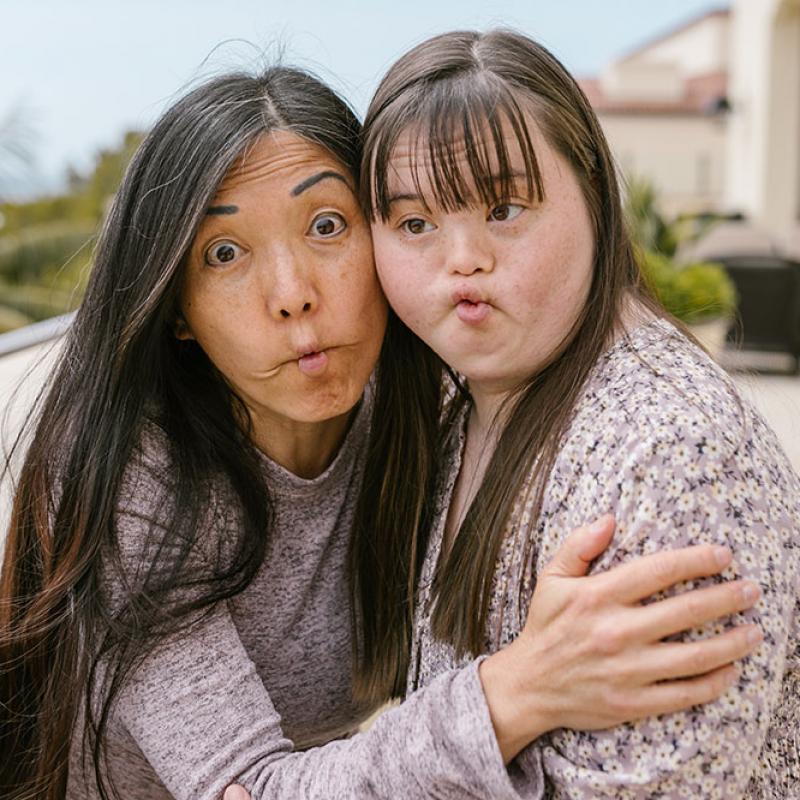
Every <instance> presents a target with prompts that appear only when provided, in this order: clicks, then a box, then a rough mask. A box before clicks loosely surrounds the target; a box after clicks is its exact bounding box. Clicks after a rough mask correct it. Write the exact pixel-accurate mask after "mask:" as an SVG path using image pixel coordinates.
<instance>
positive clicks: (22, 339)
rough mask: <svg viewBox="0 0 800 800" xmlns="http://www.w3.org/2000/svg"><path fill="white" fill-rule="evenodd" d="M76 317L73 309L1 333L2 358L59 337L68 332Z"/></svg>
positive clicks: (0, 350) (0, 348)
mask: <svg viewBox="0 0 800 800" xmlns="http://www.w3.org/2000/svg"><path fill="white" fill-rule="evenodd" d="M74 318H75V312H74V311H72V312H70V313H69V314H64V315H63V316H60V317H52V318H51V319H45V320H42V322H34V323H33V325H26V326H25V327H24V328H17V329H16V330H13V331H8V332H7V333H0V358H2V357H3V356H8V355H11V354H12V353H17V352H19V351H20V350H27V349H28V348H29V347H36V346H37V345H40V344H44V343H45V342H50V341H52V340H53V339H58V337H59V336H61V335H62V334H64V333H65V332H66V330H67V328H69V326H70V325H71V324H72V320H73V319H74Z"/></svg>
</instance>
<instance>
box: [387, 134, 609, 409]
mask: <svg viewBox="0 0 800 800" xmlns="http://www.w3.org/2000/svg"><path fill="white" fill-rule="evenodd" d="M528 124H529V129H530V132H531V136H532V140H533V145H534V148H535V152H536V154H537V158H538V161H539V166H540V169H541V173H542V179H543V184H544V192H545V197H544V200H543V201H542V202H539V201H538V199H537V198H535V197H533V198H531V197H528V196H527V193H526V189H527V187H526V182H525V178H524V175H525V169H524V160H523V156H522V152H521V150H520V148H519V145H518V143H517V140H516V137H515V136H514V135H513V133H511V132H509V134H508V136H507V137H506V143H507V147H508V151H509V157H510V171H511V173H512V174H514V173H516V174H518V175H519V177H518V178H517V180H516V181H515V188H516V190H517V192H516V193H515V194H514V195H513V196H510V197H505V198H501V199H500V201H499V202H498V203H496V204H493V205H489V206H486V205H483V204H480V205H475V206H472V207H469V208H466V209H464V210H460V211H456V212H450V213H447V212H445V211H443V210H442V209H441V208H438V207H437V205H436V204H435V202H434V201H433V199H432V198H433V193H432V192H431V191H430V184H429V182H428V180H427V178H426V169H425V166H426V162H425V158H426V155H427V154H426V147H425V143H424V141H423V142H422V147H416V146H415V145H417V142H418V138H417V137H416V135H415V134H414V132H413V131H409V132H407V133H406V134H404V135H402V136H401V137H400V139H399V141H398V144H397V146H396V148H395V150H394V151H393V153H392V158H391V163H390V168H389V171H388V174H387V185H388V194H389V197H390V198H392V197H394V198H397V199H396V200H395V201H394V202H392V204H391V213H390V218H389V219H388V221H387V222H385V223H384V222H382V221H380V220H377V221H376V222H375V223H374V224H373V226H372V234H373V241H374V246H375V260H376V263H377V268H378V274H379V276H380V279H381V283H382V285H383V288H384V291H385V293H386V296H387V298H388V299H389V302H390V303H391V305H392V307H393V308H394V309H395V310H396V311H397V313H398V315H399V316H400V317H401V319H402V320H403V321H404V322H405V323H406V324H407V325H408V326H409V327H410V328H411V329H412V330H413V331H414V332H415V333H416V334H417V335H418V336H419V337H420V338H422V339H424V340H425V341H426V342H427V343H428V344H429V345H430V346H431V347H432V348H433V350H435V351H436V352H437V353H438V354H439V355H440V356H441V357H442V358H443V359H444V361H446V362H447V363H448V364H450V365H451V366H452V367H453V368H454V369H455V370H456V371H458V372H459V373H461V374H462V375H463V376H464V377H465V378H466V379H467V380H468V382H469V388H470V392H471V394H472V396H473V399H474V402H475V411H476V414H477V416H478V418H479V419H481V420H484V419H486V420H488V419H490V418H491V417H492V416H493V414H494V411H495V410H496V408H497V406H498V404H499V402H500V401H501V400H502V399H503V398H505V397H506V396H507V395H508V393H509V392H511V391H513V390H514V389H515V388H516V387H518V386H519V385H520V384H521V383H522V382H523V381H525V380H526V379H527V378H528V377H529V376H531V375H533V374H535V373H536V372H537V371H538V370H540V369H541V368H542V367H543V366H544V365H545V364H546V363H547V362H548V361H549V360H550V359H551V358H552V357H553V356H554V354H555V353H556V352H557V350H558V348H559V346H560V344H561V343H562V342H563V341H564V338H565V337H566V336H567V334H568V332H569V331H570V328H571V327H572V325H573V323H574V322H575V320H576V319H577V317H578V315H579V313H580V311H581V309H582V308H583V306H584V305H585V303H586V297H587V295H588V291H589V287H590V285H591V279H592V271H593V264H594V247H595V243H594V232H593V228H592V223H591V220H590V217H589V212H588V210H587V208H586V203H585V201H584V199H583V195H582V193H581V189H580V186H579V184H578V181H577V178H576V177H575V175H574V173H573V171H572V169H571V168H570V167H569V165H568V164H567V162H566V161H565V160H564V159H563V158H562V157H561V156H560V155H559V154H558V153H557V152H556V151H555V150H554V149H553V148H552V147H550V146H549V144H548V143H547V141H546V140H545V138H544V137H543V136H542V134H541V133H540V132H539V130H538V128H537V126H536V125H535V123H534V122H533V120H531V119H528ZM414 163H416V164H417V170H418V176H419V178H420V188H421V190H422V195H421V196H418V193H417V190H416V188H415V185H414V180H413V173H412V169H413V166H414ZM460 166H461V168H462V174H463V175H464V176H465V177H468V176H469V175H470V171H469V168H468V166H467V163H466V155H465V154H464V155H463V156H462V157H461V159H460ZM468 183H469V180H468ZM476 197H477V194H476Z"/></svg>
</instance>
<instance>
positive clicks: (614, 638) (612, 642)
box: [591, 620, 625, 656]
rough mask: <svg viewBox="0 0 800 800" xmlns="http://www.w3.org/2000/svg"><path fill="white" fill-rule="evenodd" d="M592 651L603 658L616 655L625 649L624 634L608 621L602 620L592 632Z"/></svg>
mask: <svg viewBox="0 0 800 800" xmlns="http://www.w3.org/2000/svg"><path fill="white" fill-rule="evenodd" d="M591 644H592V649H593V650H594V651H595V652H597V653H599V654H601V655H604V656H615V655H618V654H619V653H620V652H621V651H622V650H623V649H624V647H625V634H624V632H623V631H622V630H621V629H620V627H619V626H618V625H616V624H614V623H613V622H611V621H609V620H603V621H601V622H599V623H598V624H597V625H595V626H594V629H593V630H592V641H591Z"/></svg>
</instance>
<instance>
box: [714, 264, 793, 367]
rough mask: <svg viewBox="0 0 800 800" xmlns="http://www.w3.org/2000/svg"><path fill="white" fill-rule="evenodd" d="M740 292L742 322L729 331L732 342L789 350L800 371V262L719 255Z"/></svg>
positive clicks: (752, 347)
mask: <svg viewBox="0 0 800 800" xmlns="http://www.w3.org/2000/svg"><path fill="white" fill-rule="evenodd" d="M714 261H718V262H720V263H722V264H723V265H724V266H725V268H726V269H727V271H728V274H729V275H730V276H731V278H732V279H733V282H734V284H735V285H736V290H737V292H738V293H739V318H740V325H738V326H733V327H732V328H731V330H730V331H729V333H728V342H729V346H734V347H737V348H741V349H742V350H761V351H769V352H777V353H788V354H790V355H791V356H792V357H793V358H794V371H795V374H797V373H798V372H800V263H798V262H795V261H790V260H788V259H785V258H781V257H780V256H773V255H760V256H747V255H736V256H727V257H721V258H720V257H716V258H714Z"/></svg>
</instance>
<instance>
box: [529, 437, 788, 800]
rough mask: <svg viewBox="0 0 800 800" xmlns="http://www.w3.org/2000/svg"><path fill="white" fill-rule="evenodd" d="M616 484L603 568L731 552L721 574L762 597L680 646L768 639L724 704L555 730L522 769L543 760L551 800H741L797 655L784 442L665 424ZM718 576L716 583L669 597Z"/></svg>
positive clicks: (633, 452)
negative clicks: (714, 546) (676, 554)
mask: <svg viewBox="0 0 800 800" xmlns="http://www.w3.org/2000/svg"><path fill="white" fill-rule="evenodd" d="M762 437H764V438H766V439H768V440H769V439H771V438H772V434H771V431H769V430H768V429H766V426H763V430H761V431H760V432H759V433H758V438H759V440H761V438H762ZM760 444H761V445H763V440H762V441H761V442H760ZM765 454H766V457H765ZM773 456H774V458H773ZM617 487H618V490H619V495H618V505H617V507H616V509H612V510H615V513H616V515H617V533H616V534H615V538H614V540H613V542H612V549H610V551H609V552H607V553H606V554H604V556H603V559H602V560H601V561H600V562H599V563H598V565H597V567H596V569H602V570H605V569H608V568H610V567H613V566H615V565H617V564H621V563H623V562H626V561H629V560H631V559H633V558H636V557H637V556H640V555H643V554H646V553H651V552H655V551H657V550H663V549H670V548H677V547H683V546H687V545H691V544H699V543H704V542H715V543H721V544H727V545H728V546H729V547H731V549H732V550H733V553H734V561H733V563H732V565H731V566H730V567H729V568H728V569H727V570H726V571H725V573H724V575H723V576H722V578H725V579H734V578H747V579H750V580H753V581H755V582H757V583H758V584H759V585H760V586H761V590H762V597H761V599H760V601H759V602H758V604H757V605H756V606H755V607H754V608H753V609H751V610H749V611H748V612H746V613H744V614H737V615H735V617H734V618H731V619H727V620H725V621H722V622H717V623H714V624H710V625H707V626H705V627H703V628H700V629H696V630H692V631H689V632H687V633H686V634H685V635H682V636H680V637H676V638H678V639H683V640H693V639H701V638H705V637H707V636H710V635H712V634H715V633H720V632H722V631H723V630H724V629H727V628H730V627H732V626H733V625H735V624H741V623H745V622H753V623H757V624H759V625H760V626H761V627H762V629H763V631H764V634H765V639H764V642H763V643H762V645H761V646H760V647H759V649H758V650H757V651H756V652H755V653H753V654H752V655H750V656H749V657H748V658H746V659H745V660H744V662H743V664H742V671H741V677H740V679H739V681H738V683H737V684H736V685H735V686H734V687H732V688H731V689H730V690H729V691H728V692H726V694H725V695H724V696H723V697H721V698H720V699H718V700H717V701H715V702H713V703H709V704H707V705H704V706H698V707H694V708H692V709H690V710H688V711H685V712H681V713H676V714H670V715H664V716H661V717H658V718H650V719H645V720H641V721H639V722H636V723H633V724H626V725H621V726H618V727H616V728H612V729H609V730H604V731H592V732H579V731H571V730H558V731H555V732H553V733H551V734H550V735H548V736H546V737H543V738H542V739H541V740H539V741H538V742H537V743H534V745H533V746H531V747H529V748H528V749H527V750H526V751H524V752H523V753H522V754H521V756H520V758H519V762H518V764H517V765H516V766H517V768H518V769H519V768H521V769H522V770H523V772H525V771H527V770H526V762H527V763H528V764H529V767H530V770H531V771H532V772H535V771H536V769H537V765H538V764H541V766H542V768H543V769H544V773H545V775H546V780H547V782H548V786H549V787H550V793H549V794H548V796H550V797H553V798H555V799H556V800H567V798H570V799H571V800H578V799H579V798H585V799H586V800H589V798H616V799H617V800H626V799H627V800H633V798H637V799H639V798H641V799H642V800H644V798H653V797H659V798H664V800H673V799H675V800H677V798H694V797H708V798H716V797H719V798H722V797H726V798H742V797H744V796H746V795H745V792H746V791H747V784H748V782H749V781H750V778H751V776H752V774H753V772H754V770H755V769H756V767H757V765H758V763H759V755H760V753H761V751H762V748H763V747H764V744H765V739H766V737H767V732H768V729H769V727H770V723H771V718H772V717H773V716H774V715H775V713H776V706H777V705H778V704H781V705H782V703H781V699H780V698H781V690H782V682H783V679H784V672H785V670H786V662H787V656H789V657H791V653H790V651H789V647H790V642H789V638H790V634H791V631H792V629H793V615H794V614H795V613H796V611H795V598H796V596H797V589H798V586H797V584H798V577H797V575H798V565H797V531H798V521H799V520H800V516H799V515H798V509H799V508H800V491H799V490H798V481H797V476H796V475H795V474H794V473H793V471H792V470H791V467H790V466H789V465H788V463H787V462H786V461H785V459H784V458H783V457H782V453H781V452H780V450H779V448H778V447H777V444H775V446H774V447H773V448H770V446H768V445H767V446H759V445H757V444H756V441H755V438H754V437H753V436H752V435H751V437H750V438H749V439H745V440H744V441H742V442H741V443H740V444H739V445H738V446H737V447H736V448H735V449H733V448H731V447H730V446H729V444H728V442H727V441H726V440H725V439H724V438H723V437H722V436H720V435H719V434H718V433H717V432H716V431H715V430H713V429H712V428H711V427H710V426H708V427H704V426H698V425H693V426H687V427H686V429H684V430H679V431H678V432H675V431H673V432H671V433H670V434H669V435H665V432H664V429H663V428H662V429H661V435H660V436H655V437H654V438H653V439H651V440H649V441H641V442H639V443H638V445H636V446H633V447H631V448H630V449H629V450H628V451H627V454H626V456H625V458H624V463H623V464H622V468H621V470H620V472H619V476H618V482H617ZM715 580H720V578H711V579H704V580H699V581H695V582H691V583H689V584H686V585H682V586H680V587H677V588H676V589H675V590H672V591H670V592H668V593H666V594H674V593H677V592H681V591H686V590H689V589H691V588H695V587H700V586H703V585H709V584H711V583H712V582H713V581H715ZM666 594H665V595H663V596H666ZM792 702H794V701H792ZM795 708H796V706H795ZM795 724H796V721H795ZM783 735H785V734H783Z"/></svg>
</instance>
